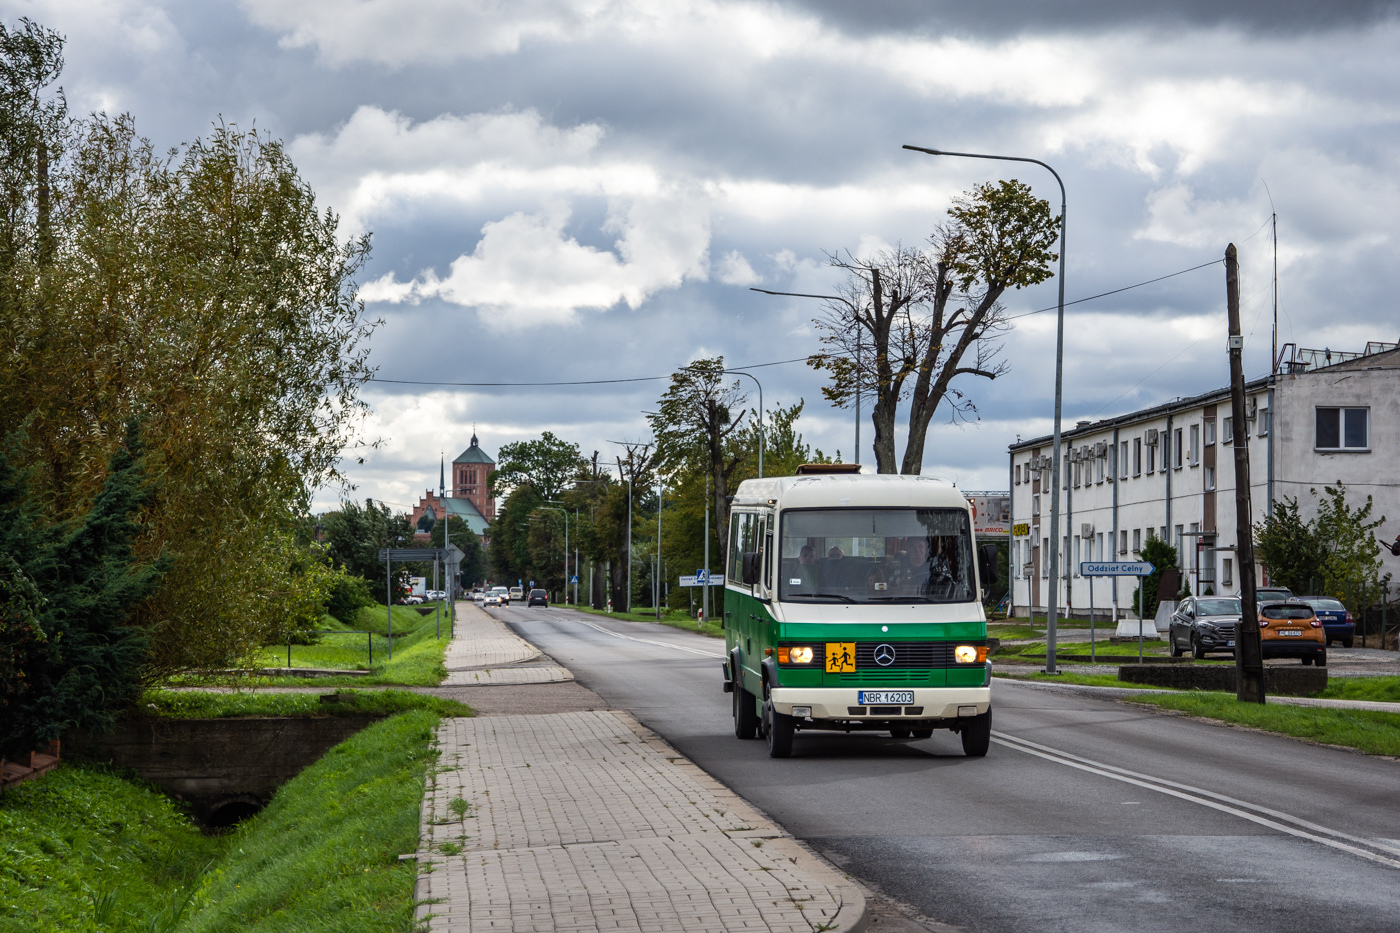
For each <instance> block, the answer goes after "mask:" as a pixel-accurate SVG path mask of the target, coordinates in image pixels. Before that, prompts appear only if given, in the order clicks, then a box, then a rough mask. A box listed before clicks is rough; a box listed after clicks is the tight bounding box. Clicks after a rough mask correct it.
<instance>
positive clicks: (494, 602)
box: [481, 593, 502, 606]
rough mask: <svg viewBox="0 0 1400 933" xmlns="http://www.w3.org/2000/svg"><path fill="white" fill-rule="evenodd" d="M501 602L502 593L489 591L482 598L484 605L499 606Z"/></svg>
mask: <svg viewBox="0 0 1400 933" xmlns="http://www.w3.org/2000/svg"><path fill="white" fill-rule="evenodd" d="M501 603H502V597H501V594H500V593H487V594H486V595H485V596H483V597H482V599H481V605H483V606H499V605H501Z"/></svg>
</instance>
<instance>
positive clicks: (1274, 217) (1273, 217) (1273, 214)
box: [1259, 178, 1279, 376]
mask: <svg viewBox="0 0 1400 933" xmlns="http://www.w3.org/2000/svg"><path fill="white" fill-rule="evenodd" d="M1259 181H1261V182H1263V185H1264V193H1265V194H1267V195H1268V196H1269V211H1270V214H1269V219H1270V222H1271V223H1272V224H1273V227H1274V354H1273V358H1272V362H1270V364H1269V372H1270V373H1271V374H1273V375H1275V376H1277V375H1278V365H1279V359H1278V211H1277V210H1275V209H1274V194H1273V192H1272V191H1270V190H1269V183H1268V182H1267V181H1264V179H1262V178H1260V179H1259Z"/></svg>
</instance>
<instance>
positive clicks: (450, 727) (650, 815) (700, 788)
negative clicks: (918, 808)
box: [418, 711, 866, 933]
mask: <svg viewBox="0 0 1400 933" xmlns="http://www.w3.org/2000/svg"><path fill="white" fill-rule="evenodd" d="M438 739H439V743H440V752H441V758H440V760H439V762H438V767H437V770H436V772H435V773H434V774H433V775H432V776H431V777H430V780H429V786H428V789H427V793H426V794H425V796H424V800H423V813H422V840H421V842H420V846H419V848H420V853H419V868H420V875H419V883H418V897H419V899H420V900H421V901H422V902H423V904H422V906H420V908H419V918H420V919H421V920H423V921H424V922H425V928H426V929H427V930H429V931H431V933H462V931H479V930H497V931H499V930H508V931H512V933H517V931H520V933H523V931H564V930H570V931H588V930H599V931H601V930H608V931H653V930H654V931H674V930H697V931H699V930H704V931H721V930H755V931H775V933H776V931H784V933H809V931H815V930H839V931H849V930H854V929H857V928H858V927H859V925H860V924H861V923H862V922H863V921H864V919H865V910H866V905H865V898H864V896H863V894H862V893H861V890H860V889H859V888H858V887H857V886H856V885H855V884H853V883H852V882H850V881H848V880H846V879H845V878H844V877H843V876H842V875H840V874H838V873H837V872H836V871H834V870H833V869H832V868H831V867H830V866H829V865H827V864H826V863H825V862H823V861H821V860H820V859H818V858H816V857H815V856H813V855H812V854H811V853H810V852H809V851H808V850H807V849H805V848H804V847H802V846H801V845H799V844H798V843H797V842H796V841H795V840H793V839H792V838H791V837H789V836H788V835H787V834H786V833H784V832H783V831H782V830H781V829H780V828H778V827H777V826H775V825H774V824H773V823H771V822H770V821H768V820H767V819H766V818H764V817H763V816H762V815H761V814H759V813H758V812H757V811H756V810H754V809H753V808H752V807H750V806H749V805H748V804H747V803H745V802H744V801H743V800H742V799H740V798H739V797H738V796H736V795H735V794H733V793H732V792H730V791H729V790H728V789H726V788H725V787H724V786H723V785H721V784H719V783H718V782H717V781H715V780H714V779H713V778H711V777H709V776H708V775H707V774H705V773H704V772H703V771H701V770H700V769H698V768H696V767H695V766H694V765H693V764H691V763H690V762H689V761H687V760H686V759H685V758H683V757H682V756H681V755H679V754H678V753H677V752H676V751H675V750H674V749H672V748H671V747H670V746H669V745H667V744H666V743H665V742H663V741H662V740H661V739H660V738H659V737H658V736H656V735H655V734H654V733H652V732H650V731H649V730H647V729H646V728H644V727H643V726H641V725H640V724H639V723H637V722H636V720H634V719H632V717H631V716H629V715H627V714H626V713H622V712H618V711H598V712H575V713H560V714H551V715H522V716H508V715H507V716H490V717H480V718H475V719H448V720H444V721H443V723H442V726H441V727H440V729H439V732H438Z"/></svg>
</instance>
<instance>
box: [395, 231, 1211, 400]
mask: <svg viewBox="0 0 1400 933" xmlns="http://www.w3.org/2000/svg"><path fill="white" fill-rule="evenodd" d="M1224 261H1225V260H1223V259H1212V260H1211V261H1210V262H1203V263H1201V264H1200V265H1199V266H1192V267H1191V268H1189V269H1182V270H1180V271H1178V272H1170V273H1168V274H1166V275H1159V276H1157V278H1155V279H1148V280H1147V281H1145V282H1138V283H1136V284H1134V285H1124V286H1123V287H1122V288H1115V289H1113V290H1112V291H1107V292H1100V293H1099V294H1097V295H1090V296H1088V297H1087V298H1076V299H1075V300H1074V301H1067V302H1065V307H1066V308H1068V307H1070V306H1071V305H1079V304H1083V303H1084V302H1086V301H1095V300H1097V299H1099V298H1107V297H1108V296H1109V295H1117V294H1120V293H1122V292H1126V291H1131V290H1132V289H1134V288H1142V287H1143V286H1144V285H1152V284H1153V283H1155V282H1162V281H1165V280H1167V279H1171V278H1175V277H1177V276H1178V275H1185V274H1186V273H1188V272H1195V271H1196V270H1198V269H1205V268H1208V267H1210V266H1218V265H1220V264H1221V263H1222V262H1224ZM811 297H814V298H819V297H823V296H820V295H813V296H811ZM1058 307H1059V306H1058V305H1051V306H1050V307H1048V308H1040V309H1038V310H1035V311H1023V312H1022V313H1020V314H1013V315H1010V316H1009V317H1006V318H1003V320H1006V321H1014V320H1016V319H1017V318H1023V317H1030V316H1031V315H1032V314H1043V313H1044V312H1046V311H1054V310H1055V309H1056V308H1058ZM810 357H811V354H808V355H807V356H799V357H794V358H793V359H790V360H772V361H770V362H767V363H749V364H748V365H746V366H730V367H728V368H729V369H762V368H763V367H765V366H786V365H788V364H790V363H805V362H806V361H807V360H808V359H810ZM670 378H671V374H670V373H667V374H666V375H664V376H630V377H628V378H625V379H574V380H564V381H558V382H435V381H430V380H420V379H380V378H378V377H373V378H371V379H370V380H369V381H370V382H383V383H386V384H390V385H403V386H446V387H448V388H460V389H487V388H503V389H504V388H529V387H531V386H540V387H548V386H601V385H617V384H619V383H626V382H657V381H659V380H662V379H670Z"/></svg>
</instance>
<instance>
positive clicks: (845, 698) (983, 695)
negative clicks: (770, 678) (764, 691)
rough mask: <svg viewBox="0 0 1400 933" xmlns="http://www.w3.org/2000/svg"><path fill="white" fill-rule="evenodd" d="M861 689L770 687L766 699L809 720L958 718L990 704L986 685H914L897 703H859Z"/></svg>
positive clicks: (789, 713)
mask: <svg viewBox="0 0 1400 933" xmlns="http://www.w3.org/2000/svg"><path fill="white" fill-rule="evenodd" d="M872 689H874V688H872ZM864 692H866V691H864V690H859V689H856V688H854V687H774V688H772V690H771V691H770V693H769V696H768V699H769V700H770V702H772V704H773V709H774V710H775V711H777V712H779V713H783V714H784V715H787V716H794V715H795V716H797V717H798V718H799V719H808V718H810V719H813V720H823V719H837V720H891V719H910V720H924V719H959V718H967V717H969V716H978V715H981V714H982V713H985V712H987V710H989V709H991V707H992V688H991V687H990V686H986V687H916V688H914V689H912V690H907V691H901V692H903V693H908V694H912V698H911V699H910V701H909V702H903V699H902V698H901V701H900V702H898V703H869V702H867V703H862V702H860V701H861V699H862V696H861V694H862V693H864ZM881 692H886V691H881ZM889 692H893V691H889ZM794 707H796V708H797V712H795V713H794V711H793V709H794Z"/></svg>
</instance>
